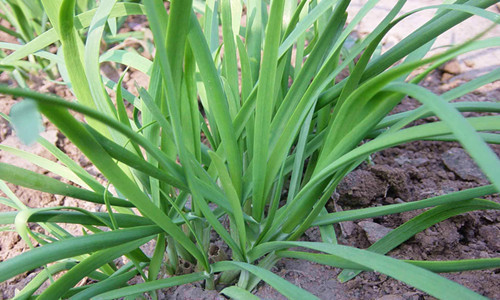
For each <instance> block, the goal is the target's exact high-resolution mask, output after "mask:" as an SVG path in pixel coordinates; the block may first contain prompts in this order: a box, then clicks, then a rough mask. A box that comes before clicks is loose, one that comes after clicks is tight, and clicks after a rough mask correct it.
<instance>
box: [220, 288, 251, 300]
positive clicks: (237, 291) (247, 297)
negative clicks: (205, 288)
mask: <svg viewBox="0 0 500 300" xmlns="http://www.w3.org/2000/svg"><path fill="white" fill-rule="evenodd" d="M220 293H221V294H224V295H226V296H227V297H229V298H231V299H236V300H258V299H260V298H259V297H257V296H255V295H254V294H252V293H250V292H249V291H247V290H245V289H242V288H240V287H239V286H236V285H233V286H228V287H227V288H225V289H223V290H222V291H221V292H220Z"/></svg>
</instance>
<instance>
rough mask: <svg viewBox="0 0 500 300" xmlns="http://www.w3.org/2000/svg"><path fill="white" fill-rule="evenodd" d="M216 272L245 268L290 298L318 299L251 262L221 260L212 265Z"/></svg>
mask: <svg viewBox="0 0 500 300" xmlns="http://www.w3.org/2000/svg"><path fill="white" fill-rule="evenodd" d="M212 269H213V271H214V272H221V271H228V270H235V269H239V270H245V271H248V272H250V273H252V274H254V275H255V276H257V277H259V278H260V279H262V280H264V281H265V282H266V283H268V284H269V285H270V286H272V287H273V288H275V289H276V290H277V291H278V292H280V293H281V294H283V295H284V296H285V297H287V298H288V299H297V300H299V299H318V298H317V297H316V296H314V295H313V294H311V293H309V292H308V291H306V290H304V289H301V288H299V287H298V286H296V285H293V284H292V283H290V282H288V281H286V280H285V279H283V278H281V277H279V276H278V275H276V274H274V273H272V272H271V271H268V270H266V269H264V268H260V267H257V266H254V265H251V264H247V263H242V262H235V261H221V262H218V263H215V264H213V265H212Z"/></svg>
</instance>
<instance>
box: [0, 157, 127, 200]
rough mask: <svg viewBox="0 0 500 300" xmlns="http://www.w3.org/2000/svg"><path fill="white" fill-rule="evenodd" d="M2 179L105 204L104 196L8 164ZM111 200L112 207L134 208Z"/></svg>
mask: <svg viewBox="0 0 500 300" xmlns="http://www.w3.org/2000/svg"><path fill="white" fill-rule="evenodd" d="M0 179H2V180H5V181H8V182H10V183H13V184H16V185H20V186H24V187H27V188H30V189H34V190H38V191H42V192H46V193H51V194H56V195H63V196H68V197H72V198H76V199H81V200H86V201H89V202H94V203H100V204H104V198H103V195H102V194H98V193H95V192H92V191H89V190H85V189H81V188H77V187H75V186H72V185H69V184H66V183H62V182H61V181H59V180H56V179H53V178H50V177H48V176H45V175H41V174H38V173H35V172H33V171H29V170H26V169H23V168H19V167H16V166H13V165H9V164H6V163H0ZM109 200H110V203H111V205H115V206H123V207H133V206H134V205H133V203H131V202H128V201H126V200H124V199H119V198H115V197H110V199H109Z"/></svg>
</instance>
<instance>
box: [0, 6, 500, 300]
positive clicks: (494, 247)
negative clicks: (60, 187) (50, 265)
mask: <svg viewBox="0 0 500 300" xmlns="http://www.w3.org/2000/svg"><path fill="white" fill-rule="evenodd" d="M436 2H437V3H440V1H429V0H419V1H409V4H408V5H407V6H406V7H405V10H404V11H405V12H407V11H409V10H410V9H411V8H414V7H419V6H422V5H433V4H436ZM352 3H353V4H352V7H351V8H352V10H356V9H359V7H357V5H358V6H359V5H360V4H361V3H364V1H361V0H359V1H352ZM393 4H394V1H381V4H380V5H379V6H378V7H377V10H376V12H378V14H377V13H374V14H373V16H371V17H370V18H368V19H367V21H366V22H365V21H363V22H362V23H361V24H360V26H358V32H359V34H360V35H364V34H366V32H368V30H370V29H373V28H374V26H373V24H376V23H375V22H377V20H380V19H381V18H382V17H383V15H384V13H387V12H388V8H390V7H392V6H391V5H393ZM495 9H496V8H493V9H492V10H493V11H495V12H498V10H495ZM426 13H427V12H426ZM422 14H423V15H425V13H422ZM350 15H352V14H350ZM425 16H427V15H425ZM422 19H425V18H424V16H421V17H420V18H416V17H415V18H413V19H411V20H410V22H407V23H408V24H406V25H404V24H403V25H404V26H399V25H398V27H397V28H396V29H397V30H396V29H395V32H392V31H391V34H390V35H389V36H388V37H387V38H386V39H385V40H384V43H385V44H384V51H385V50H386V49H388V48H390V47H391V46H392V45H394V44H395V43H396V42H398V41H399V40H401V39H402V38H404V36H406V35H407V34H408V33H409V32H410V31H409V30H410V29H413V28H414V27H415V26H417V24H421V23H423V21H422ZM468 22H475V23H474V24H475V26H472V28H473V30H472V31H474V32H475V31H480V28H481V26H480V25H481V24H482V25H484V24H486V25H485V26H487V25H488V22H484V21H483V20H480V19H478V18H476V19H475V20H472V21H468ZM130 23H131V25H130V27H134V29H136V28H138V27H139V28H142V25H141V24H144V20H142V19H137V18H135V19H131V20H130ZM469 24H470V23H469ZM2 25H3V24H2ZM463 26H467V24H465V25H463ZM485 26H483V27H485ZM462 28H463V27H461V28H459V29H458V30H452V31H450V32H448V33H446V34H445V36H444V38H442V39H440V40H438V45H444V44H447V43H450V42H461V41H464V39H465V37H467V36H468V37H470V36H471V35H473V34H474V32H471V31H469V32H467V33H466V34H464V32H463V29H462ZM488 35H496V36H500V28H498V27H497V28H495V29H494V30H492V32H489V33H488ZM3 38H4V36H3V35H0V40H2V41H4V39H3ZM492 61H495V62H499V61H500V51H498V50H491V51H481V52H476V53H473V54H469V55H467V56H461V57H459V58H458V60H456V61H454V62H452V63H449V64H446V65H445V66H443V67H442V68H441V70H440V71H436V72H434V73H432V74H431V76H429V78H428V79H427V80H426V81H424V82H423V83H422V85H424V86H426V87H427V88H429V89H431V90H432V91H434V92H436V93H438V94H440V93H443V92H445V91H447V90H449V89H451V88H453V87H456V86H458V85H460V84H462V83H464V82H467V81H469V80H471V79H472V78H474V77H475V76H477V75H478V74H481V73H483V72H485V71H487V70H491V69H492V68H495V67H498V66H494V65H492V64H491V62H492ZM103 72H106V70H103ZM129 72H130V73H129V74H130V75H127V77H126V80H125V81H126V86H129V87H130V88H131V91H133V89H134V81H137V82H138V83H139V85H141V86H144V85H145V83H146V82H147V78H144V76H142V74H141V73H140V72H134V71H129ZM115 77H116V76H115ZM0 83H6V84H9V85H14V82H13V81H12V80H11V79H10V78H8V76H7V74H6V73H1V74H0ZM30 87H31V88H33V89H36V90H39V91H42V92H50V93H54V94H57V95H59V96H61V97H65V98H66V99H70V98H71V97H72V96H71V93H70V92H69V91H68V90H67V89H66V88H65V87H64V86H61V85H54V84H53V83H50V82H47V81H46V80H44V79H43V78H42V77H37V76H33V78H31V81H30ZM499 99H500V82H494V83H492V84H489V85H486V86H484V87H482V88H480V89H479V90H477V91H475V92H473V93H471V94H469V95H466V96H464V97H462V98H461V99H459V101H460V100H462V101H463V100H467V101H499ZM15 102H16V101H15V100H13V99H11V98H9V97H6V96H3V95H0V112H3V113H6V114H7V113H8V112H9V110H10V107H11V106H12V105H13V104H14V103H15ZM418 105H419V104H418V102H417V101H415V100H414V99H409V98H407V99H404V100H403V102H402V103H401V104H400V105H399V106H398V107H396V108H395V110H394V112H400V111H406V110H409V109H413V108H415V107H417V106H418ZM431 121H435V118H428V119H424V120H420V121H418V122H420V123H423V122H431ZM45 126H46V132H45V133H44V134H43V136H44V137H45V138H46V139H48V140H49V141H50V142H51V143H53V144H55V145H57V146H58V147H59V148H60V149H61V150H63V151H64V152H65V153H67V154H68V155H69V156H70V157H71V158H73V159H74V160H75V161H77V162H78V163H80V165H82V166H83V167H84V168H85V169H86V170H88V171H89V173H90V174H92V175H94V176H96V177H97V178H98V179H100V180H102V178H99V172H98V170H96V168H95V167H94V166H92V165H91V164H90V163H89V162H88V160H87V159H86V158H85V157H84V156H83V155H82V154H81V153H80V152H79V151H78V149H76V147H75V146H73V145H72V144H71V143H69V142H68V140H67V139H66V138H65V137H64V136H63V135H62V134H60V133H59V132H58V131H57V130H56V129H55V128H54V127H53V126H52V125H51V124H48V123H47V122H45ZM0 143H1V144H2V145H9V146H13V147H18V148H21V149H23V150H27V151H30V152H33V153H35V154H38V155H41V156H43V157H46V158H48V159H51V160H53V161H56V159H54V158H53V157H51V155H50V154H49V153H48V152H47V151H46V150H44V149H43V148H42V147H40V146H37V145H34V146H31V147H28V146H24V145H22V144H21V143H19V141H18V140H17V138H16V137H15V133H14V132H13V131H12V130H11V129H10V128H9V126H8V124H7V123H6V122H5V121H4V120H3V119H2V120H0ZM492 149H493V150H494V151H495V152H496V153H497V154H498V155H500V146H499V145H494V146H492ZM0 161H2V162H8V163H12V164H15V165H18V166H21V167H24V168H27V169H30V170H32V171H35V172H39V173H47V172H46V171H45V170H43V169H41V168H39V167H36V166H33V165H31V164H29V163H26V162H25V161H23V160H21V159H19V158H16V157H14V156H12V155H10V154H8V153H6V152H4V151H2V152H0ZM49 175H50V174H49ZM485 184H488V181H487V180H486V179H485V177H484V175H483V174H482V173H481V171H480V170H479V169H477V167H476V166H475V164H474V162H472V160H471V159H470V158H469V157H468V155H467V154H466V152H465V151H464V150H463V149H462V148H461V147H460V145H459V144H457V143H444V142H432V141H419V142H412V143H409V144H406V145H403V146H400V147H395V148H391V149H388V150H385V151H381V152H379V153H376V154H374V155H372V157H371V160H370V161H368V162H365V163H363V164H362V165H361V166H360V167H358V168H357V169H356V170H354V171H353V172H352V173H351V174H349V175H348V176H347V177H346V178H345V179H344V181H343V182H342V183H341V184H340V185H339V187H338V189H337V191H336V193H335V194H334V195H333V196H332V200H331V201H330V202H329V203H328V204H327V208H328V209H329V210H330V211H333V210H349V209H355V208H361V207H370V206H380V205H386V204H394V203H403V202H410V201H416V200H420V199H426V198H429V197H433V196H437V195H442V194H447V193H450V192H454V191H459V190H463V189H467V188H471V187H475V186H480V185H485ZM9 187H10V188H11V189H12V190H13V191H14V193H15V194H16V195H17V196H18V197H19V198H20V199H21V200H22V201H23V202H24V203H25V204H27V205H28V206H30V207H46V206H58V205H68V206H77V207H82V208H85V209H88V210H90V211H100V210H101V209H103V208H102V207H101V206H100V205H94V204H92V205H90V204H87V203H85V202H80V201H76V200H74V199H71V198H66V197H59V196H53V195H49V194H45V193H38V192H34V191H31V190H28V189H24V188H19V187H15V186H13V185H10V184H9ZM489 199H491V200H494V201H497V202H499V201H500V197H499V196H498V195H494V196H492V197H489ZM9 210H10V209H9V208H8V207H6V206H3V205H1V204H0V211H9ZM422 211H423V210H418V211H412V212H406V213H400V214H395V215H390V216H385V217H378V218H369V219H364V220H361V221H354V222H351V221H348V222H342V223H341V224H339V225H335V231H336V233H337V237H338V241H339V243H340V244H343V245H350V246H354V247H358V248H367V247H369V246H370V245H371V244H373V243H374V242H375V241H376V240H378V239H379V238H381V237H382V236H383V235H384V234H386V233H387V232H389V231H390V230H391V229H394V228H396V227H398V226H399V225H401V224H403V223H404V222H406V221H408V220H409V219H411V218H413V217H415V216H417V215H418V214H419V213H421V212H422ZM64 228H65V229H67V230H68V231H70V232H72V233H77V232H79V230H80V229H79V228H78V227H77V226H72V225H67V226H65V227H64ZM32 229H34V230H42V229H41V228H39V227H38V226H37V225H33V226H32ZM499 236H500V215H499V214H498V212H495V211H477V212H471V213H466V214H463V215H460V216H456V217H453V218H450V219H448V220H446V221H443V222H441V223H439V224H437V225H435V226H432V227H430V228H429V229H427V230H425V231H423V232H421V233H418V234H417V235H415V236H414V237H413V238H411V239H410V240H408V241H407V242H405V243H404V244H402V245H401V246H399V247H398V248H396V249H394V250H393V251H391V252H389V255H390V256H392V257H396V258H401V259H414V260H453V259H466V258H489V257H497V256H498V253H499V252H500V240H499ZM302 240H305V241H320V240H321V238H320V234H319V230H318V229H317V228H311V229H310V230H308V231H307V232H306V234H305V236H304V237H303V238H302ZM217 244H220V243H217ZM219 247H220V249H224V248H223V246H222V245H219ZM217 249H218V248H217ZM217 249H215V248H214V256H215V255H222V254H220V253H219V252H218V251H216V250H217ZM27 250H29V247H28V246H27V245H26V244H25V243H24V242H23V241H22V240H21V239H20V238H19V236H18V234H17V233H16V232H0V261H3V260H6V259H9V258H12V257H14V256H16V255H18V254H19V253H22V252H24V251H27ZM186 268H187V269H188V270H189V268H190V267H189V266H186ZM188 270H187V271H188ZM272 271H273V272H275V273H276V274H278V275H280V276H281V277H283V278H285V279H287V280H289V281H290V282H292V283H294V284H296V285H297V286H300V287H301V288H304V289H306V290H309V291H310V292H312V293H313V294H315V295H317V296H318V297H319V298H321V299H380V300H382V299H383V300H398V299H433V298H432V297H430V296H428V295H427V294H425V293H423V292H420V291H418V290H416V289H414V288H412V287H409V286H407V285H406V284H404V283H401V282H398V281H397V280H394V279H392V278H389V277H387V276H385V275H383V274H379V273H376V272H363V273H361V274H360V275H359V276H357V277H356V278H355V279H353V280H351V281H348V282H346V283H340V282H339V281H337V279H336V277H337V275H338V274H339V273H340V271H341V270H339V269H337V268H333V267H329V266H323V265H319V264H316V263H310V262H306V261H300V260H294V259H282V260H281V261H279V262H278V264H277V265H276V266H275V267H274V268H273V269H272ZM498 271H499V270H498V269H497V270H483V271H469V272H459V273H451V274H443V276H444V277H446V278H449V279H451V280H453V281H456V282H458V283H460V284H462V285H464V286H466V287H468V288H470V289H472V290H474V291H476V292H478V293H479V294H481V295H484V296H486V297H488V298H490V299H500V286H499V285H498V282H500V274H499V272H498ZM36 274H37V271H34V272H28V273H26V274H23V275H21V276H18V277H16V278H13V279H11V280H8V281H6V282H3V283H0V299H5V298H10V297H13V296H14V294H15V291H16V290H20V289H21V288H22V287H24V286H25V285H26V284H27V283H28V282H29V281H30V280H31V279H32V278H33V277H34V276H35V275H36ZM86 283H87V281H82V282H80V284H86ZM256 295H257V296H259V297H261V298H263V299H285V298H284V297H283V296H282V295H280V294H279V293H278V292H276V291H275V290H274V289H273V288H272V287H270V286H269V285H267V284H263V283H261V284H260V285H259V286H258V287H257V289H256ZM160 298H161V299H225V298H224V297H223V296H221V295H220V294H218V293H217V292H216V291H205V290H203V288H202V285H201V283H196V284H189V285H185V286H181V287H177V288H171V289H167V290H164V291H163V292H162V293H161V295H160Z"/></svg>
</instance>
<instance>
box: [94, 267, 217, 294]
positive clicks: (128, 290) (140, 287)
mask: <svg viewBox="0 0 500 300" xmlns="http://www.w3.org/2000/svg"><path fill="white" fill-rule="evenodd" d="M206 278H207V276H206V274H205V273H202V272H199V273H192V274H186V275H179V276H173V277H170V278H165V279H160V280H155V281H150V282H145V283H140V284H136V285H133V286H128V287H124V288H121V289H116V290H114V291H109V292H106V293H102V294H99V295H97V296H94V297H92V298H91V299H92V300H107V299H109V300H111V299H117V298H120V297H125V296H132V295H134V296H135V295H139V294H142V293H144V292H148V291H154V290H159V289H164V288H169V287H173V286H177V285H183V284H187V283H191V282H195V281H200V280H203V279H206Z"/></svg>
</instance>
